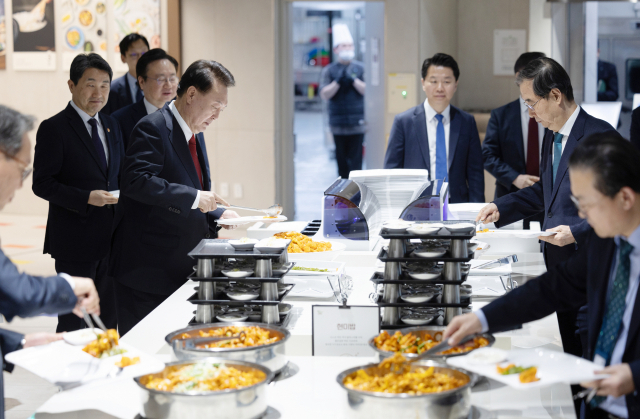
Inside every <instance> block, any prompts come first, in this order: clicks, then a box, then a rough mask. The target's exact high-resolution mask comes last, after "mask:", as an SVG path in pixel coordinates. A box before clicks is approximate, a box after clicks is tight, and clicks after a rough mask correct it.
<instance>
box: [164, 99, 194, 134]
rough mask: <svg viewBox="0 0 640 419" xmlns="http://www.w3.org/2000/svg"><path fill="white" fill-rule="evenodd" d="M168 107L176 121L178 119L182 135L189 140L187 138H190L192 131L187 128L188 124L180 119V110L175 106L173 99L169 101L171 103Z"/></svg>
mask: <svg viewBox="0 0 640 419" xmlns="http://www.w3.org/2000/svg"><path fill="white" fill-rule="evenodd" d="M169 109H171V113H173V116H175V117H176V121H178V125H180V128H182V132H184V137H185V138H186V139H187V142H189V140H190V139H191V136H192V135H193V132H192V131H191V130H190V129H189V125H187V123H186V122H184V119H182V116H180V112H178V109H177V108H176V101H175V100H172V101H171V104H170V105H169Z"/></svg>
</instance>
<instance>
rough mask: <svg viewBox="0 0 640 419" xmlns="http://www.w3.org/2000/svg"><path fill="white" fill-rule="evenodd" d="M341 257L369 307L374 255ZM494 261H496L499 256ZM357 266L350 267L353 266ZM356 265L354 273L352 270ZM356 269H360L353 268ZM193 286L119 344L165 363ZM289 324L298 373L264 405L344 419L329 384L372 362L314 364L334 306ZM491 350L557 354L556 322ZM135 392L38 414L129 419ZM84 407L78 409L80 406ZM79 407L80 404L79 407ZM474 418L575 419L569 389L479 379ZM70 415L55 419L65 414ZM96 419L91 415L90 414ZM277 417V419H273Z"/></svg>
mask: <svg viewBox="0 0 640 419" xmlns="http://www.w3.org/2000/svg"><path fill="white" fill-rule="evenodd" d="M349 253H351V252H345V253H343V255H341V257H340V258H339V259H338V260H343V261H347V262H351V263H350V264H349V265H348V266H347V268H346V269H347V274H349V275H350V276H351V277H352V278H353V291H352V293H351V296H350V298H349V304H350V305H372V303H371V302H370V301H369V297H368V296H369V294H370V293H371V292H372V290H373V286H372V284H371V282H370V281H369V278H370V277H371V275H372V273H373V268H371V267H362V265H365V264H369V263H370V264H369V265H368V266H373V262H374V261H375V254H374V253H373V252H366V253H369V254H365V252H353V253H357V255H354V256H356V258H350V257H349ZM498 256H499V255H498ZM498 256H496V255H484V257H483V259H493V258H495V257H498ZM520 259H521V261H522V262H520V263H522V265H521V266H518V267H516V266H514V269H513V271H514V272H518V273H526V274H539V273H542V271H544V267H543V266H542V268H541V267H540V265H541V260H542V259H541V257H539V256H538V255H532V256H530V257H527V258H525V259H526V260H523V258H520ZM354 261H356V262H355V263H353V262H354ZM353 265H356V266H353ZM357 265H360V266H357ZM196 285H197V284H196V283H194V282H192V281H189V282H187V283H186V284H184V285H183V286H182V287H181V288H180V289H179V290H178V291H176V292H175V293H174V294H173V295H172V296H170V297H169V298H168V299H167V300H166V301H165V302H164V303H162V304H161V305H160V306H159V307H158V308H156V309H155V310H154V311H153V312H151V314H149V315H148V316H147V317H146V318H145V319H144V320H143V321H142V322H140V323H139V324H138V325H137V326H136V327H135V328H133V329H132V330H131V331H130V332H129V333H127V334H126V335H125V336H124V337H123V338H122V341H123V342H126V343H127V344H129V345H132V346H135V347H136V348H138V349H139V350H141V351H144V352H147V353H150V354H156V355H157V356H158V357H159V358H160V359H161V360H163V361H169V359H170V357H171V349H170V347H169V346H168V345H167V344H166V343H165V341H164V337H165V336H166V335H167V334H168V333H170V332H172V331H174V330H177V329H180V328H183V327H186V326H187V323H188V321H189V320H190V319H191V318H192V317H193V315H194V314H193V311H194V310H195V306H194V305H193V304H191V303H188V302H187V301H186V299H187V298H188V297H190V296H191V295H192V294H193V293H194V292H195V291H194V287H195V286H196ZM487 301H489V300H481V299H477V298H474V301H473V307H474V309H477V308H480V307H482V306H483V305H484V304H486V302H487ZM287 302H289V303H291V304H293V307H294V308H293V317H292V319H291V321H290V322H289V325H288V327H289V329H290V331H291V334H292V336H291V338H290V340H289V341H288V342H287V344H286V346H285V352H286V354H287V355H288V356H289V359H290V362H291V363H292V364H294V365H295V366H297V367H298V369H299V371H298V373H297V374H296V375H294V376H293V377H291V378H288V379H286V380H283V381H280V382H277V383H275V384H273V385H271V386H269V390H268V393H267V394H268V400H269V405H270V407H271V408H272V409H275V411H277V412H278V413H279V414H280V417H282V418H301V417H305V418H327V417H331V418H333V419H337V418H348V417H349V406H348V403H347V396H346V392H345V391H344V390H343V389H342V388H341V387H340V386H338V384H337V383H336V377H337V375H338V374H339V373H340V372H342V371H343V370H345V369H348V368H351V367H354V366H357V365H364V364H367V363H369V362H372V361H373V359H372V358H342V357H313V356H310V355H311V306H312V305H317V304H332V305H335V304H337V302H336V301H335V299H322V300H310V299H300V298H295V299H294V298H291V299H287ZM496 339H497V340H496V346H498V347H501V348H503V349H512V348H513V349H516V348H518V347H523V348H526V347H531V346H541V345H544V347H545V348H547V349H555V350H562V347H561V344H560V338H559V331H558V324H557V319H556V316H555V314H553V315H551V316H548V317H546V318H544V319H541V320H539V321H536V322H533V323H530V324H527V325H525V326H524V327H523V329H521V330H515V331H511V332H507V333H499V334H497V335H496ZM139 393H140V390H139V389H138V388H137V386H136V384H135V383H133V382H132V381H131V380H117V381H114V382H111V383H108V384H103V385H100V386H99V387H97V388H92V387H91V386H86V387H80V388H77V389H74V390H70V391H67V392H63V393H59V394H57V395H55V396H54V397H52V398H51V399H50V400H49V401H47V403H45V405H43V406H41V407H40V409H38V412H40V413H45V412H46V413H58V414H57V415H55V417H60V418H63V417H64V418H76V417H78V418H80V417H94V416H93V414H91V415H88V413H89V411H88V410H82V409H87V408H89V407H91V408H93V409H99V410H103V411H105V412H109V413H110V414H111V415H112V416H105V417H121V418H133V417H134V416H135V414H137V413H138V412H139V411H140V408H141V406H140V394H139ZM83 401H84V402H83ZM83 403H84V404H83ZM472 404H473V406H474V411H473V414H472V416H471V417H473V418H510V417H527V418H575V414H574V411H573V402H572V400H571V392H570V389H569V386H568V385H564V384H559V385H554V386H550V387H546V388H542V389H533V390H528V391H519V390H515V389H512V388H510V387H506V386H503V385H502V384H499V383H497V382H495V381H490V380H486V379H483V380H482V381H481V382H480V383H479V384H478V385H477V386H476V387H475V388H474V389H473V393H472ZM78 409H80V411H76V412H70V413H69V412H68V413H60V412H62V411H64V410H78ZM93 412H94V413H95V412H96V411H95V410H94V411H93ZM274 417H277V416H274Z"/></svg>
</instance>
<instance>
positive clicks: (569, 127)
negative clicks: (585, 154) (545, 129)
mask: <svg viewBox="0 0 640 419" xmlns="http://www.w3.org/2000/svg"><path fill="white" fill-rule="evenodd" d="M579 113H580V105H578V106H576V110H575V111H573V113H572V114H571V116H570V117H569V119H567V122H565V123H564V125H563V126H562V128H560V131H558V132H559V133H560V134H562V135H564V136H567V137H568V136H569V134H571V130H572V129H573V124H575V123H576V119H578V114H579Z"/></svg>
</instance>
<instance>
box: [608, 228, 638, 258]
mask: <svg viewBox="0 0 640 419" xmlns="http://www.w3.org/2000/svg"><path fill="white" fill-rule="evenodd" d="M613 240H614V241H615V242H616V245H617V246H620V240H627V241H628V242H629V244H630V245H631V246H633V253H636V252H640V226H638V227H636V229H635V230H633V233H631V235H630V236H629V238H628V239H625V238H624V237H622V236H616V237H615V238H614V239H613Z"/></svg>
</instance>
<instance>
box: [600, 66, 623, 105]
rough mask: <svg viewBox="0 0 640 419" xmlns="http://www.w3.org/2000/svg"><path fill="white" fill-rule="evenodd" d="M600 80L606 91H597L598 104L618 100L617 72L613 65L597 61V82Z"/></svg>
mask: <svg viewBox="0 0 640 419" xmlns="http://www.w3.org/2000/svg"><path fill="white" fill-rule="evenodd" d="M600 80H602V81H603V82H604V84H605V87H606V90H605V91H604V92H600V91H598V101H599V102H615V101H616V100H618V72H617V71H616V66H615V64H613V63H609V62H607V61H601V60H598V82H599V81H600Z"/></svg>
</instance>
